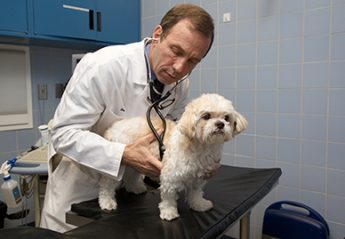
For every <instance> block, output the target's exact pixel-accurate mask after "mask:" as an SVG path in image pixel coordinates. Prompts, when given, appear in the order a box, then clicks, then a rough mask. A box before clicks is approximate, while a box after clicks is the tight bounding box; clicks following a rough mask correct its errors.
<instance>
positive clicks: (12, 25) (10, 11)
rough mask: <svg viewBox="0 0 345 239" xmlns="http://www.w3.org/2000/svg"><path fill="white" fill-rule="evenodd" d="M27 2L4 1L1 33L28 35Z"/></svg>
mask: <svg viewBox="0 0 345 239" xmlns="http://www.w3.org/2000/svg"><path fill="white" fill-rule="evenodd" d="M27 9H28V7H27V0H2V1H1V14H0V31H6V32H13V33H18V32H19V33H25V34H27V33H28V22H27V19H28V13H27Z"/></svg>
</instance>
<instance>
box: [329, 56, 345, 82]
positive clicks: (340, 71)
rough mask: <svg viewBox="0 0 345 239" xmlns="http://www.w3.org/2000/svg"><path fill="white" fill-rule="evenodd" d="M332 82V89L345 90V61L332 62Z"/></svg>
mask: <svg viewBox="0 0 345 239" xmlns="http://www.w3.org/2000/svg"><path fill="white" fill-rule="evenodd" d="M329 72H330V82H329V86H330V87H331V88H335V87H341V88H345V80H344V75H345V61H341V62H331V65H330V71H329Z"/></svg>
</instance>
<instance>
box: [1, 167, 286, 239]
mask: <svg viewBox="0 0 345 239" xmlns="http://www.w3.org/2000/svg"><path fill="white" fill-rule="evenodd" d="M280 175H281V170H280V169H279V168H269V169H254V168H241V167H232V166H222V167H221V168H220V169H219V171H218V173H217V175H216V176H215V177H214V178H212V179H211V180H210V181H209V182H208V183H207V185H206V187H205V198H207V199H210V200H212V202H213V204H214V208H213V209H212V210H210V211H207V212H203V213H202V212H195V211H193V210H190V209H189V208H188V206H187V204H186V203H185V202H184V200H183V198H184V197H183V196H182V197H181V199H180V200H179V201H178V210H179V214H180V217H179V218H178V219H176V220H173V221H171V222H167V221H163V220H161V219H160V218H159V209H158V203H159V200H160V197H159V191H158V190H157V189H153V188H150V189H149V190H148V192H147V193H145V194H142V195H134V194H131V193H127V192H126V191H125V190H120V191H119V192H118V193H117V202H118V208H117V210H116V211H114V212H110V213H106V212H103V211H102V210H100V209H99V207H98V202H97V199H95V200H91V201H86V202H82V203H79V204H74V205H72V208H71V212H68V213H67V214H66V220H67V222H69V223H71V224H75V225H81V224H84V225H82V226H79V227H78V228H76V229H74V230H71V231H69V232H66V233H64V234H57V233H54V232H52V231H49V230H43V229H37V228H28V227H26V228H25V227H24V228H22V229H20V230H18V229H17V228H16V229H17V230H11V229H5V230H0V238H2V236H5V237H4V238H16V239H20V238H22V237H21V236H23V238H24V236H25V235H24V234H25V233H24V232H26V233H32V234H26V236H28V235H29V236H30V235H32V236H33V235H34V234H35V233H38V234H39V236H38V237H37V238H43V237H44V236H43V237H42V233H45V232H46V233H48V234H47V237H46V238H49V233H52V234H51V238H82V239H88V238H90V239H91V238H92V239H94V238H102V239H106V238H112V239H116V238H120V239H197V238H217V237H219V236H220V235H222V234H223V233H224V232H225V231H226V230H227V228H229V227H231V225H233V224H234V223H235V222H237V221H238V220H240V234H241V238H249V216H250V211H251V209H252V208H253V207H254V206H255V205H256V204H257V203H258V202H259V201H260V200H261V199H262V198H263V197H264V196H266V195H267V194H268V193H269V192H270V191H271V189H272V188H273V187H274V186H275V185H276V184H277V182H278V179H279V177H280ZM80 222H82V223H81V224H80ZM21 230H22V232H23V234H19V235H18V233H20V231H21ZM42 230H43V231H42ZM25 238H35V237H25Z"/></svg>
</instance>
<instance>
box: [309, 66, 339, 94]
mask: <svg viewBox="0 0 345 239" xmlns="http://www.w3.org/2000/svg"><path fill="white" fill-rule="evenodd" d="M328 67H329V64H328V63H319V62H316V63H314V62H313V63H305V64H303V87H304V88H315V87H317V88H325V87H327V84H328ZM330 72H333V71H332V70H330ZM331 74H332V73H331ZM344 74H345V72H344Z"/></svg>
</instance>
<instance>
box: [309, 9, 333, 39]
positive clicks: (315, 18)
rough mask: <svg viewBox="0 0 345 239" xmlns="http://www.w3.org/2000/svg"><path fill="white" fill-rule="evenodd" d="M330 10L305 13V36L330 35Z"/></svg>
mask: <svg viewBox="0 0 345 239" xmlns="http://www.w3.org/2000/svg"><path fill="white" fill-rule="evenodd" d="M329 21H330V9H329V8H319V9H316V10H313V11H308V12H306V13H305V17H304V35H306V36H308V35H318V34H328V32H329Z"/></svg>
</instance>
